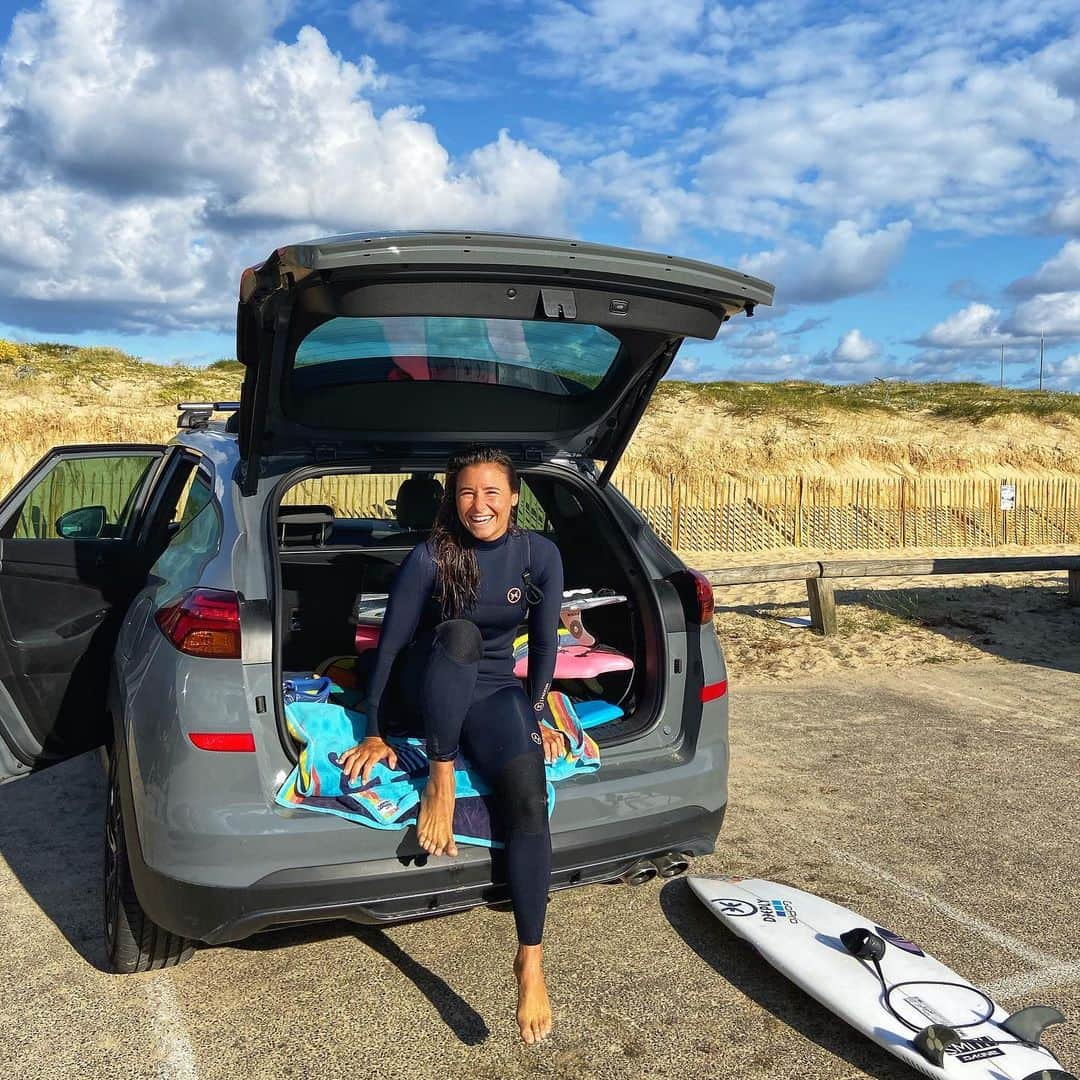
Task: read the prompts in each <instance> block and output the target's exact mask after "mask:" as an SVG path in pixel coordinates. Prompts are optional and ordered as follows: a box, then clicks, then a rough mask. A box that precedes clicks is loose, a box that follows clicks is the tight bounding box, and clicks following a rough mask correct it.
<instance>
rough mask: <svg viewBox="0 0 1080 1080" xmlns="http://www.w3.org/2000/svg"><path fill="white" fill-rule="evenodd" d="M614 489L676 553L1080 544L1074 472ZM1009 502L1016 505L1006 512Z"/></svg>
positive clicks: (654, 481)
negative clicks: (1043, 476)
mask: <svg viewBox="0 0 1080 1080" xmlns="http://www.w3.org/2000/svg"><path fill="white" fill-rule="evenodd" d="M619 488H620V490H621V491H622V492H623V493H624V494H625V495H626V497H627V498H628V499H629V500H630V501H631V502H632V503H633V504H634V505H635V506H636V507H637V508H638V509H639V510H640V511H641V512H642V513H643V514H644V515H645V517H646V518H647V519H648V521H649V523H650V525H652V527H653V528H654V529H655V530H656V531H657V532H658V533H659V534H660V536H661V537H662V538H663V539H664V540H665V541H666V542H667V543H669V544H670V545H671V546H672V547H673V548H677V549H679V550H682V551H733V552H734V551H766V550H771V549H776V548H786V547H787V548H830V549H833V550H837V551H843V550H848V551H855V550H865V549H867V548H904V547H990V546H995V545H997V544H1027V545H1044V544H1068V543H1076V542H1078V541H1080V478H1074V477H1056V478H1052V479H1010V478H1003V479H1001V480H996V479H986V478H981V477H955V478H934V477H922V478H918V479H908V478H901V477H896V478H875V479H865V480H860V479H835V480H834V479H822V478H812V479H811V478H806V477H798V476H796V477H779V478H770V477H762V478H759V479H753V480H733V479H728V478H718V479H716V480H713V481H710V482H707V483H692V482H688V481H684V480H680V479H679V478H678V477H675V476H672V477H669V478H667V479H661V478H659V477H640V478H639V477H629V478H626V479H623V480H620V481H619ZM1010 488H1011V492H1010V490H1009V489H1010ZM1010 495H1011V500H1010V498H1008V497H1009V496H1010ZM1003 496H1005V497H1004V498H1003ZM1010 501H1011V504H1012V508H1011V509H1002V507H1003V505H1004V506H1007V505H1009V503H1010Z"/></svg>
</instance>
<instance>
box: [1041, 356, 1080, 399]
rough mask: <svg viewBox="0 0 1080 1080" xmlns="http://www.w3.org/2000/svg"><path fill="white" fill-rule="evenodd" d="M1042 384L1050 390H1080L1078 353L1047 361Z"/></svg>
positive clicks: (1079, 358)
mask: <svg viewBox="0 0 1080 1080" xmlns="http://www.w3.org/2000/svg"><path fill="white" fill-rule="evenodd" d="M1044 385H1045V386H1046V387H1047V388H1048V389H1051V390H1072V391H1080V353H1073V354H1072V355H1071V356H1066V357H1063V358H1062V359H1061V360H1057V361H1054V362H1051V361H1048V362H1047V364H1046V372H1045V381H1044Z"/></svg>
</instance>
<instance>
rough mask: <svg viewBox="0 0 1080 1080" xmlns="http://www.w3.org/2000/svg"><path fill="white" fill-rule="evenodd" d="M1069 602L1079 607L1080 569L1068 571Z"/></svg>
mask: <svg viewBox="0 0 1080 1080" xmlns="http://www.w3.org/2000/svg"><path fill="white" fill-rule="evenodd" d="M1069 603H1070V604H1072V605H1073V606H1074V607H1080V570H1070V571H1069Z"/></svg>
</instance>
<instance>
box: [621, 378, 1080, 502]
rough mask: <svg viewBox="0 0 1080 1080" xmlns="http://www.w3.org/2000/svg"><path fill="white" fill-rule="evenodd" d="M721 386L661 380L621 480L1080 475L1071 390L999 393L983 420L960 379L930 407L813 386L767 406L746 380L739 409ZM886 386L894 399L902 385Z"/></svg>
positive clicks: (766, 396)
mask: <svg viewBox="0 0 1080 1080" xmlns="http://www.w3.org/2000/svg"><path fill="white" fill-rule="evenodd" d="M728 385H729V384H709V385H703V386H692V385H690V384H686V383H673V384H665V385H662V387H661V392H660V393H659V394H658V395H657V397H656V399H655V400H654V401H653V404H652V405H651V407H650V408H649V411H648V413H647V414H646V416H645V419H644V420H643V421H642V424H641V426H640V427H639V428H638V431H637V434H636V435H635V436H634V439H633V441H632V442H631V443H630V446H629V448H628V449H627V452H626V455H625V457H624V458H623V461H622V463H621V464H620V466H619V475H620V476H624V477H625V476H627V475H631V474H642V473H646V474H649V473H651V474H653V475H658V476H664V477H666V476H667V475H669V474H670V473H675V474H676V475H677V476H680V477H682V478H683V479H685V480H688V481H696V480H705V479H710V478H712V477H716V476H732V477H739V478H742V477H750V476H761V475H771V476H791V475H802V476H806V477H814V476H838V475H840V476H851V477H870V476H898V475H907V476H956V475H967V476H995V477H997V476H1000V475H1002V474H1003V473H1005V474H1007V475H1010V476H1014V477H1017V478H1019V477H1024V476H1034V475H1039V476H1044V477H1045V476H1048V475H1054V474H1058V475H1070V476H1075V475H1080V395H1076V394H1054V395H1039V394H1038V393H1037V392H1028V393H1026V394H1025V393H1023V392H1019V391H1014V392H1012V393H1011V394H1010V393H1009V392H1006V395H1007V400H1003V401H1001V402H995V403H994V404H995V408H994V409H993V410H992V411H989V412H988V414H987V415H986V416H984V417H980V416H979V415H978V410H976V409H974V408H973V407H972V408H971V409H970V410H969V409H968V408H967V406H966V404H965V403H966V401H967V391H968V389H969V388H968V387H966V386H965V385H964V384H958V385H957V386H955V387H953V386H949V385H944V384H940V385H938V386H936V387H933V389H934V390H935V391H936V393H937V395H938V400H937V402H936V404H935V403H934V402H933V401H932V400H930V399H929V395H928V391H927V388H925V387H920V388H919V389H920V391H921V393H920V394H918V395H914V394H912V395H911V396H907V397H903V398H890V399H889V400H884V399H883V400H870V401H867V400H865V399H863V398H860V397H858V396H857V394H856V393H855V392H856V391H859V390H863V389H866V388H863V387H844V388H840V387H831V388H830V387H817V388H816V390H817V391H819V392H817V393H813V394H811V393H810V392H809V391H807V392H805V393H800V394H797V395H796V394H794V393H792V394H789V395H787V396H785V395H784V394H783V393H780V392H777V393H776V395H775V400H771V401H770V394H771V391H772V389H774V388H769V387H767V386H765V385H764V384H747V385H746V386H744V387H742V388H741V389H742V390H744V391H745V392H746V395H747V396H748V397H752V398H753V400H752V401H751V402H750V404H748V403H747V402H746V401H741V400H739V396H738V395H728V396H726V397H725V396H723V395H721V394H719V393H718V392H717V391H718V389H724V388H725V387H727V386H728ZM799 386H801V387H803V388H804V389H805V388H806V384H799ZM888 388H889V391H890V392H891V393H893V394H899V391H901V390H904V389H908V388H909V387H908V386H907V385H905V386H897V385H896V384H888ZM782 389H783V388H781V390H782ZM981 389H982V391H983V392H984V393H989V394H996V393H999V392H998V391H992V390H988V389H987V388H985V387H983V388H981ZM841 390H844V391H847V392H848V393H846V394H843V395H841V394H840V393H839V391H841ZM827 391H835V393H829V392H827ZM952 394H955V400H953V399H952V398H951V397H950V395H952ZM759 398H760V399H761V400H757V399H759ZM897 400H900V401H901V402H902V404H899V405H898V404H897ZM1048 405H1053V408H1052V409H1051V410H1050V411H1047V406H1048ZM969 412H970V413H972V414H974V415H969Z"/></svg>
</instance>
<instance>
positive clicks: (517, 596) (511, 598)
mask: <svg viewBox="0 0 1080 1080" xmlns="http://www.w3.org/2000/svg"><path fill="white" fill-rule="evenodd" d="M506 602H507V603H508V604H519V603H521V590H520V589H519V588H518V587H517V586H516V585H515V586H514V587H513V588H512V589H510V590H508V591H507V593H506Z"/></svg>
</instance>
